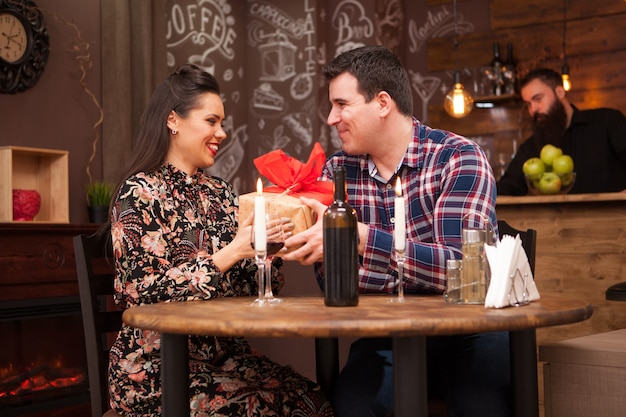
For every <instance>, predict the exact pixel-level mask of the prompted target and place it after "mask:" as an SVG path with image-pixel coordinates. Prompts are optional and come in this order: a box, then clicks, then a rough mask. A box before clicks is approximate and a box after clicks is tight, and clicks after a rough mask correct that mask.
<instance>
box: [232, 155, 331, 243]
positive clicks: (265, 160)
mask: <svg viewBox="0 0 626 417" xmlns="http://www.w3.org/2000/svg"><path fill="white" fill-rule="evenodd" d="M325 161H326V155H325V154H324V150H323V149H322V146H321V145H320V144H319V143H315V145H313V149H312V150H311V154H310V155H309V159H308V161H307V162H306V163H302V162H301V161H299V160H297V159H296V158H293V157H290V156H288V155H287V154H285V153H284V152H283V151H282V150H281V149H277V150H274V151H272V152H269V153H267V154H265V155H261V156H259V157H258V158H256V159H255V160H254V165H255V166H256V168H257V170H258V171H259V173H260V174H261V175H262V176H263V177H265V178H266V179H267V180H268V181H269V182H270V183H271V184H273V185H272V186H269V187H266V188H264V189H263V196H264V197H265V199H266V210H267V211H277V212H279V213H280V215H281V216H282V217H290V218H291V221H292V222H293V224H294V226H295V227H294V230H293V234H296V233H299V232H302V231H303V230H306V229H308V228H309V227H311V226H312V225H313V223H314V218H313V213H312V210H311V209H310V208H309V207H308V206H306V205H304V204H303V203H302V202H301V201H300V197H308V198H314V199H316V200H318V201H320V202H321V203H323V204H325V205H329V204H330V203H332V200H333V185H332V183H331V182H329V181H318V178H319V177H320V175H321V173H322V169H323V167H324V162H325ZM257 195H258V194H257V192H252V193H247V194H243V195H241V196H239V218H240V219H242V220H243V219H246V218H247V217H248V216H249V215H250V214H252V213H253V212H254V197H256V196H257Z"/></svg>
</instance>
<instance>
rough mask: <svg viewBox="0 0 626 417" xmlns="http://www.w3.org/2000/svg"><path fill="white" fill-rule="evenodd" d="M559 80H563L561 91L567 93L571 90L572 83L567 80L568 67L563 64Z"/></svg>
mask: <svg viewBox="0 0 626 417" xmlns="http://www.w3.org/2000/svg"><path fill="white" fill-rule="evenodd" d="M561 78H562V79H563V90H565V91H569V90H571V89H572V82H571V81H570V79H569V65H567V64H564V65H563V67H562V68H561Z"/></svg>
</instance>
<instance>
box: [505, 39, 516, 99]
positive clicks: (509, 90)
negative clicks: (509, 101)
mask: <svg viewBox="0 0 626 417" xmlns="http://www.w3.org/2000/svg"><path fill="white" fill-rule="evenodd" d="M515 65H516V63H515V58H513V45H512V44H510V43H507V44H506V59H505V60H504V65H503V67H502V75H503V77H504V94H514V93H515V81H516V71H515Z"/></svg>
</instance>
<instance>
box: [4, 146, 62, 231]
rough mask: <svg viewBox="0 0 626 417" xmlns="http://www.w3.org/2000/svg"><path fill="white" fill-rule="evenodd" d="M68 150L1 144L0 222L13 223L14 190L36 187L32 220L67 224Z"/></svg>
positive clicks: (33, 188) (34, 188)
mask: <svg viewBox="0 0 626 417" xmlns="http://www.w3.org/2000/svg"><path fill="white" fill-rule="evenodd" d="M68 154H69V152H68V151H63V150H56V149H42V148H26V147H21V146H2V147H0V222H2V223H6V222H13V221H14V220H13V189H32V190H37V191H38V192H39V194H40V195H41V209H40V210H39V214H37V216H35V219H34V220H33V221H32V222H34V223H69V178H68V159H69V158H68Z"/></svg>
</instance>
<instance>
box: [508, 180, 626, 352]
mask: <svg viewBox="0 0 626 417" xmlns="http://www.w3.org/2000/svg"><path fill="white" fill-rule="evenodd" d="M496 212H497V216H498V219H499V220H506V221H507V222H509V223H510V224H511V225H512V226H513V227H515V228H518V229H526V228H533V229H536V230H537V258H536V266H535V270H536V271H535V280H536V282H537V287H538V289H539V293H540V294H541V295H544V294H545V295H562V296H566V297H572V298H577V299H583V300H586V301H588V302H589V303H590V304H592V305H593V311H594V313H593V317H591V319H590V320H587V321H585V322H581V323H576V324H570V325H565V326H559V327H552V328H546V329H538V330H537V343H538V344H539V345H542V344H546V343H551V342H556V341H560V340H564V339H570V338H574V337H581V336H586V335H589V334H595V333H602V332H606V331H610V330H616V329H622V328H626V303H624V302H619V301H609V300H606V298H605V292H606V290H607V288H608V287H610V286H611V285H613V284H617V283H619V282H623V281H626V192H625V193H604V194H574V195H558V196H525V197H509V196H500V197H498V199H497V205H496Z"/></svg>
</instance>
